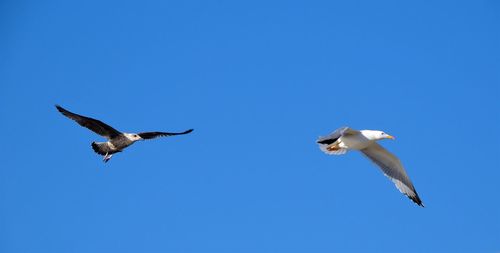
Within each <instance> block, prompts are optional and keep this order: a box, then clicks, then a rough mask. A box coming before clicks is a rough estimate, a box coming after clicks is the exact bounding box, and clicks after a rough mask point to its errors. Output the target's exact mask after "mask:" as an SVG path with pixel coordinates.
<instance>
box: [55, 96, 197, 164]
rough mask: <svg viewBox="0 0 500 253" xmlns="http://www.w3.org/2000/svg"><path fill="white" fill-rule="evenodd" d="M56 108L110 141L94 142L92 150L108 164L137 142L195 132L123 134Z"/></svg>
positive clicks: (87, 118) (101, 123)
mask: <svg viewBox="0 0 500 253" xmlns="http://www.w3.org/2000/svg"><path fill="white" fill-rule="evenodd" d="M56 108H57V110H58V111H59V112H61V113H62V114H63V115H64V116H66V117H68V118H70V119H72V120H74V121H76V123H78V124H80V125H81V126H83V127H86V128H88V129H90V130H91V131H93V132H94V133H96V134H98V135H101V136H102V137H105V138H106V139H108V141H107V142H92V148H93V149H94V151H95V152H96V153H97V154H99V155H102V156H103V161H104V162H107V161H109V159H111V157H112V156H113V154H115V153H118V152H122V150H123V149H125V148H126V147H128V146H130V145H132V144H134V142H136V141H142V140H149V139H153V138H156V137H162V136H172V135H181V134H188V133H191V132H192V131H193V129H189V130H187V131H184V132H182V133H167V132H143V133H137V134H136V133H122V132H120V131H118V130H116V129H114V128H112V127H111V126H109V125H107V124H105V123H103V122H102V121H100V120H96V119H93V118H89V117H85V116H82V115H78V114H76V113H72V112H70V111H68V110H66V109H64V108H62V107H61V106H59V105H56Z"/></svg>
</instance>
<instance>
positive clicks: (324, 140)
mask: <svg viewBox="0 0 500 253" xmlns="http://www.w3.org/2000/svg"><path fill="white" fill-rule="evenodd" d="M357 133H359V131H356V130H354V129H351V128H349V127H341V128H339V129H337V130H335V131H333V133H331V134H329V135H327V136H321V137H319V138H318V140H317V141H316V143H318V144H326V145H330V144H332V143H334V142H336V141H337V140H338V139H339V138H340V137H341V136H343V135H346V134H357Z"/></svg>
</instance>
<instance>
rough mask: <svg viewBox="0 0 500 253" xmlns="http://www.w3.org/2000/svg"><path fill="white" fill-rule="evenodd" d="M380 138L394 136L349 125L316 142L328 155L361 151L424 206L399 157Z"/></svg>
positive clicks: (404, 192)
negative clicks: (379, 142)
mask: <svg viewBox="0 0 500 253" xmlns="http://www.w3.org/2000/svg"><path fill="white" fill-rule="evenodd" d="M382 139H393V140H394V139H395V138H394V137H393V136H391V135H389V134H386V133H385V132H383V131H377V130H360V131H358V130H354V129H351V128H349V127H341V128H339V129H337V130H335V131H334V132H333V133H331V134H330V135H327V136H323V137H320V138H319V139H318V140H317V141H316V142H317V143H318V144H319V148H320V149H321V151H323V152H325V153H327V154H329V155H342V154H345V153H347V151H349V150H359V151H361V153H363V155H365V156H366V157H367V158H368V159H370V160H371V161H372V162H374V163H375V164H376V165H377V166H378V167H380V169H381V170H382V172H383V173H384V175H386V176H387V177H388V178H389V179H391V181H392V182H393V183H394V184H395V185H396V188H398V190H399V191H400V192H401V193H403V194H405V195H406V196H407V197H408V198H410V199H411V200H412V201H413V202H415V203H416V204H417V205H419V206H422V207H424V204H423V203H422V200H420V197H419V196H418V194H417V191H416V190H415V187H414V186H413V184H412V182H411V181H410V178H409V177H408V175H407V174H406V171H405V169H404V168H403V165H402V164H401V162H400V161H399V159H398V158H397V157H396V156H395V155H393V154H391V153H390V152H389V151H387V150H386V149H385V148H383V147H382V146H380V144H378V143H377V141H379V140H382Z"/></svg>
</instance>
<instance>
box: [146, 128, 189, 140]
mask: <svg viewBox="0 0 500 253" xmlns="http://www.w3.org/2000/svg"><path fill="white" fill-rule="evenodd" d="M191 132H193V129H189V130H187V131H184V132H182V133H167V132H143V133H138V134H137V135H139V136H140V137H141V138H143V139H145V140H149V139H154V138H157V137H163V136H172V135H181V134H188V133H191Z"/></svg>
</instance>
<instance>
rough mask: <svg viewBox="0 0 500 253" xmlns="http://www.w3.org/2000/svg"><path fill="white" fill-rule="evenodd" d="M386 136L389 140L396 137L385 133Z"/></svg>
mask: <svg viewBox="0 0 500 253" xmlns="http://www.w3.org/2000/svg"><path fill="white" fill-rule="evenodd" d="M386 138H387V139H391V140H395V139H396V137H394V136H392V135H387V137H386Z"/></svg>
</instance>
